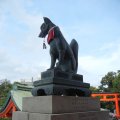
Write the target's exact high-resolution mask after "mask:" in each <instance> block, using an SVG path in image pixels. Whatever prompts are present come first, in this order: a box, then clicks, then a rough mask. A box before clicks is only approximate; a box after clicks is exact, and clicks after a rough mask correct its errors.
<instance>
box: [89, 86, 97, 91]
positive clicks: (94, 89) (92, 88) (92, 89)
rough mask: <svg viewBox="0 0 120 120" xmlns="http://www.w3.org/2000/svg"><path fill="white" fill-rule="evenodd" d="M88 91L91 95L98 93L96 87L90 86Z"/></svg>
mask: <svg viewBox="0 0 120 120" xmlns="http://www.w3.org/2000/svg"><path fill="white" fill-rule="evenodd" d="M90 90H91V91H92V92H93V93H96V92H99V89H98V88H96V87H93V86H90Z"/></svg>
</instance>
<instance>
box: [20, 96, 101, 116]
mask: <svg viewBox="0 0 120 120" xmlns="http://www.w3.org/2000/svg"><path fill="white" fill-rule="evenodd" d="M22 108H23V111H24V112H32V113H45V114H61V113H72V112H87V111H100V101H99V99H97V98H91V97H74V96H38V97H26V98H23V106H22Z"/></svg>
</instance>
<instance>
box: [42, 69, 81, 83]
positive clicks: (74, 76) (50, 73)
mask: <svg viewBox="0 0 120 120" xmlns="http://www.w3.org/2000/svg"><path fill="white" fill-rule="evenodd" d="M50 77H51V78H54V77H56V78H64V79H69V80H78V81H83V75H79V74H73V73H67V72H63V71H60V70H58V69H53V70H47V71H45V72H42V73H41V79H42V80H45V79H48V78H50Z"/></svg>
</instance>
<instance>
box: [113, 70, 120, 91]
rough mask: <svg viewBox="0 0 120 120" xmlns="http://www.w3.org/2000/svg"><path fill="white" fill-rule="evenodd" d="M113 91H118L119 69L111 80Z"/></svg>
mask: <svg viewBox="0 0 120 120" xmlns="http://www.w3.org/2000/svg"><path fill="white" fill-rule="evenodd" d="M113 92H120V71H118V72H117V74H116V77H115V80H114V81H113Z"/></svg>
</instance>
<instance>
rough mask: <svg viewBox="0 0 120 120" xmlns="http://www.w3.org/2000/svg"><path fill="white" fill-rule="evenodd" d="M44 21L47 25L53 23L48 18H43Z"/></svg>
mask: <svg viewBox="0 0 120 120" xmlns="http://www.w3.org/2000/svg"><path fill="white" fill-rule="evenodd" d="M43 19H44V22H45V23H46V24H49V23H52V22H51V21H50V19H49V18H47V17H43Z"/></svg>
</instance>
